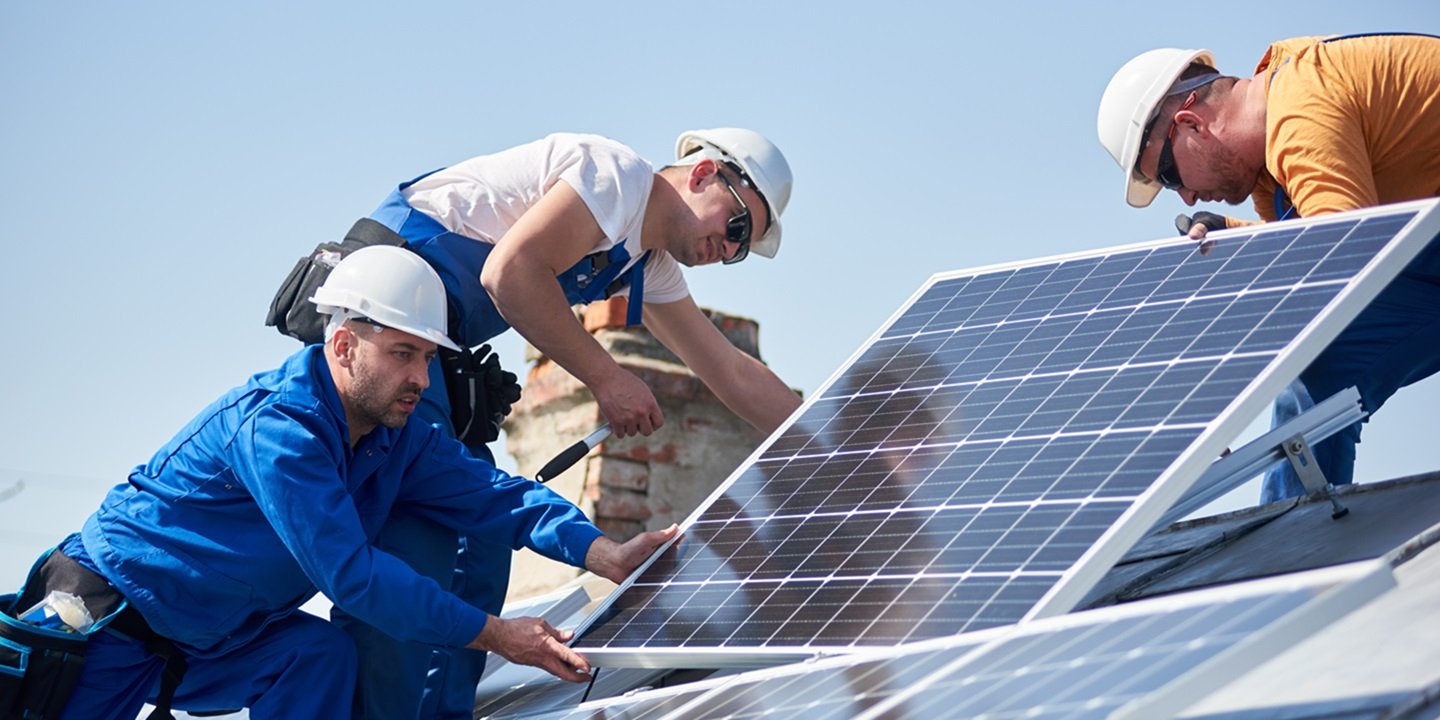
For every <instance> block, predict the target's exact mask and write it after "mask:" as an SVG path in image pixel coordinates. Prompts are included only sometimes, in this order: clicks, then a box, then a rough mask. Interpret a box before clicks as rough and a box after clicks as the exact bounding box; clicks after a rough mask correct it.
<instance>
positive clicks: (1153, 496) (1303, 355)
mask: <svg viewBox="0 0 1440 720" xmlns="http://www.w3.org/2000/svg"><path fill="white" fill-rule="evenodd" d="M1437 208H1440V200H1433V199H1432V200H1420V201H1415V202H1409V203H1396V204H1393V205H1385V206H1381V207H1378V208H1369V209H1365V210H1356V211H1352V212H1348V213H1340V214H1335V215H1324V216H1320V217H1317V218H1307V219H1302V220H1294V221H1289V222H1294V223H1296V225H1295V226H1291V227H1297V226H1300V224H1308V225H1316V224H1322V223H1330V222H1334V221H1336V220H1337V219H1340V218H1341V217H1347V218H1355V219H1361V218H1366V217H1377V216H1382V215H1393V214H1397V213H1400V212H1407V211H1414V212H1415V213H1416V214H1415V217H1413V218H1411V220H1410V222H1409V223H1407V224H1406V226H1405V228H1404V229H1402V230H1401V231H1399V232H1398V233H1396V235H1395V237H1394V238H1392V239H1391V241H1390V242H1389V243H1387V244H1386V246H1385V247H1384V248H1383V249H1382V250H1381V251H1380V252H1379V253H1378V254H1376V256H1375V257H1374V259H1373V260H1371V261H1370V263H1369V264H1368V265H1367V266H1366V267H1365V268H1364V269H1363V270H1361V271H1360V272H1359V273H1358V274H1357V275H1356V276H1355V278H1354V280H1352V281H1351V282H1350V283H1349V284H1348V285H1347V287H1346V288H1345V289H1343V290H1341V291H1340V293H1339V294H1338V295H1337V296H1336V297H1335V298H1334V299H1333V300H1331V301H1330V303H1328V304H1327V305H1326V307H1325V309H1324V310H1321V311H1320V313H1319V314H1318V315H1317V316H1316V317H1315V318H1314V319H1313V320H1312V321H1311V322H1310V323H1309V324H1308V325H1307V326H1306V327H1305V328H1304V329H1303V330H1301V331H1300V333H1299V335H1297V336H1296V338H1295V339H1294V340H1292V341H1291V342H1290V344H1289V345H1288V346H1286V347H1285V348H1284V349H1283V350H1281V351H1280V353H1279V355H1277V356H1276V357H1275V359H1274V360H1273V361H1272V362H1271V363H1270V365H1269V367H1267V368H1266V369H1265V370H1263V371H1261V373H1260V374H1259V375H1258V376H1256V378H1255V379H1254V380H1253V381H1251V383H1250V385H1249V386H1247V387H1246V388H1245V390H1243V391H1242V392H1240V394H1239V395H1237V396H1236V397H1235V399H1234V400H1233V401H1232V402H1231V403H1230V405H1229V406H1228V407H1226V408H1225V409H1224V410H1222V411H1221V413H1220V416H1219V417H1218V418H1217V419H1216V421H1215V422H1214V423H1213V424H1212V425H1211V426H1210V427H1209V428H1207V429H1206V430H1205V431H1203V432H1202V433H1201V434H1200V436H1199V437H1197V438H1196V439H1195V441H1194V442H1192V443H1191V444H1190V447H1189V448H1187V449H1186V450H1185V451H1183V452H1182V453H1181V454H1180V456H1179V457H1178V458H1176V459H1175V461H1174V462H1173V463H1172V464H1171V465H1170V467H1169V468H1167V469H1166V470H1165V471H1164V472H1162V473H1161V474H1160V476H1159V477H1158V478H1157V479H1156V480H1155V482H1154V483H1151V485H1150V487H1149V489H1147V490H1146V491H1145V492H1144V493H1141V495H1140V497H1139V498H1137V499H1136V501H1135V503H1134V504H1133V505H1131V506H1130V509H1129V510H1127V511H1125V512H1124V513H1123V514H1122V515H1121V516H1120V518H1119V519H1118V520H1116V521H1115V524H1114V525H1112V526H1111V527H1110V529H1109V530H1108V531H1106V532H1105V533H1104V534H1103V535H1101V536H1100V538H1099V539H1098V540H1097V541H1096V542H1095V544H1094V545H1092V546H1091V547H1090V550H1089V551H1087V552H1086V553H1085V554H1084V555H1082V556H1081V557H1080V559H1079V560H1078V561H1076V563H1075V564H1074V565H1073V566H1072V567H1071V568H1070V569H1069V570H1068V571H1066V572H1065V574H1064V575H1063V576H1062V577H1061V578H1060V580H1059V581H1058V582H1056V583H1055V585H1054V586H1053V587H1051V588H1050V592H1048V593H1046V594H1045V596H1044V597H1042V598H1041V599H1040V601H1039V602H1038V603H1036V605H1035V607H1034V608H1032V609H1031V611H1030V613H1029V614H1027V615H1026V616H1025V618H1024V620H1032V619H1035V618H1042V617H1050V616H1053V615H1059V614H1062V613H1066V612H1069V611H1070V610H1072V609H1074V608H1075V606H1076V605H1077V604H1079V603H1080V602H1081V601H1082V600H1084V598H1085V594H1086V593H1088V592H1089V591H1090V589H1091V588H1093V587H1094V586H1095V584H1096V583H1098V582H1099V581H1100V579H1101V577H1103V576H1104V575H1105V573H1107V572H1109V571H1110V568H1112V567H1114V566H1115V563H1117V562H1119V561H1120V559H1121V557H1122V556H1124V554H1125V553H1126V551H1128V550H1129V549H1130V548H1131V547H1132V546H1134V544H1135V543H1137V542H1139V541H1140V540H1141V539H1142V538H1143V537H1144V536H1145V534H1146V533H1148V532H1149V531H1150V530H1151V529H1152V528H1154V527H1155V524H1156V523H1157V522H1159V520H1160V518H1161V517H1162V516H1164V514H1165V512H1166V511H1167V510H1169V509H1170V508H1171V507H1172V506H1173V505H1175V503H1176V502H1178V501H1180V500H1181V499H1182V498H1183V497H1184V496H1185V494H1186V493H1187V492H1189V490H1190V488H1191V487H1192V486H1193V485H1194V484H1195V482H1196V481H1197V480H1198V479H1199V478H1200V477H1201V476H1202V475H1204V473H1205V470H1206V469H1207V468H1209V467H1210V465H1211V464H1212V463H1213V461H1214V459H1215V458H1217V457H1219V456H1220V454H1221V453H1222V452H1224V451H1225V449H1226V447H1227V446H1228V444H1229V443H1230V442H1231V441H1232V440H1234V439H1235V438H1236V437H1237V436H1239V435H1240V433H1241V432H1243V431H1244V430H1245V426H1246V425H1248V424H1249V422H1250V420H1251V418H1254V417H1256V416H1257V415H1258V414H1259V413H1260V412H1262V411H1263V410H1264V409H1265V408H1266V407H1268V406H1269V405H1270V404H1271V403H1272V402H1273V401H1274V398H1275V397H1276V396H1277V395H1279V394H1280V392H1281V391H1282V390H1284V389H1285V386H1287V385H1289V384H1290V382H1291V381H1293V380H1294V379H1295V378H1297V377H1299V375H1300V373H1301V371H1303V370H1304V369H1305V368H1306V367H1307V366H1308V365H1309V364H1310V363H1311V362H1313V361H1314V360H1315V358H1316V357H1317V356H1319V355H1320V353H1321V352H1322V351H1324V350H1325V348H1326V347H1328V346H1329V345H1330V343H1331V342H1333V341H1334V340H1335V338H1336V337H1337V336H1339V335H1340V332H1341V331H1342V330H1344V329H1345V327H1346V326H1347V325H1349V324H1350V322H1351V321H1353V320H1354V319H1355V318H1356V317H1357V316H1359V315H1360V313H1361V311H1363V310H1364V309H1365V307H1366V306H1368V305H1369V304H1370V302H1371V301H1372V300H1374V299H1375V297H1376V296H1377V295H1379V294H1380V292H1381V291H1382V290H1384V289H1385V287H1386V285H1388V284H1389V283H1390V281H1391V280H1392V279H1394V278H1395V276H1397V275H1399V274H1400V271H1401V270H1404V269H1405V266H1406V265H1408V264H1409V263H1410V261H1411V260H1413V259H1415V257H1416V256H1417V255H1419V254H1420V252H1421V251H1422V250H1424V249H1425V247H1426V245H1428V244H1429V243H1430V241H1431V240H1434V239H1436V238H1437V237H1440V209H1437ZM1236 234H1238V232H1237V231H1230V232H1221V233H1215V234H1214V235H1213V236H1212V237H1213V238H1214V240H1215V241H1216V242H1224V240H1225V238H1226V237H1231V236H1233V235H1236Z"/></svg>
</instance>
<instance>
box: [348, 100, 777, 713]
mask: <svg viewBox="0 0 1440 720" xmlns="http://www.w3.org/2000/svg"><path fill="white" fill-rule="evenodd" d="M676 158H677V159H676V162H675V164H673V165H670V166H667V167H664V168H661V169H659V170H656V169H654V167H653V166H651V165H650V163H648V162H647V161H645V160H644V159H643V158H641V157H640V156H639V155H637V154H636V153H635V151H633V150H631V149H630V148H628V147H626V146H625V145H622V144H620V143H618V142H615V141H613V140H610V139H608V138H604V137H600V136H596V135H578V134H555V135H550V136H548V137H546V138H543V139H541V140H538V141H536V142H532V143H528V144H525V145H521V146H518V147H514V148H510V149H508V150H503V151H500V152H497V153H494V154H491V155H484V156H481V157H476V158H472V159H470V160H466V161H464V162H461V163H459V164H456V165H454V166H451V167H448V168H445V169H443V170H439V171H436V172H433V173H430V174H428V175H425V176H422V177H420V178H419V179H416V180H414V181H411V182H408V183H405V184H403V185H401V186H400V187H399V188H398V189H397V190H396V191H395V192H394V193H392V194H391V195H390V197H389V198H387V199H386V200H385V202H384V203H383V204H382V205H381V206H380V208H379V209H377V210H376V211H375V212H374V213H372V215H371V218H372V219H373V220H375V221H378V222H379V223H381V224H383V225H385V226H386V227H388V228H389V229H390V230H392V231H394V232H395V233H397V234H399V235H400V236H401V237H403V238H404V239H405V242H406V246H407V247H408V248H409V249H411V250H413V251H415V252H416V253H417V254H419V255H420V256H421V257H424V258H425V259H426V260H427V261H428V262H429V263H430V264H431V266H432V267H434V268H435V269H436V271H437V272H438V273H439V274H440V276H441V278H442V279H443V280H444V282H445V286H446V291H447V293H448V296H449V301H450V306H451V313H452V317H454V318H455V321H452V325H453V326H452V328H451V337H453V338H454V339H455V340H456V341H458V342H459V343H460V344H461V345H464V346H467V347H474V346H476V345H479V344H481V343H483V342H485V341H487V340H489V339H490V338H492V337H494V336H496V335H498V334H500V333H501V332H504V331H505V330H506V329H508V328H510V327H514V328H515V329H516V330H518V331H519V332H520V334H521V335H523V336H524V337H525V339H526V340H528V341H529V342H530V343H531V344H532V345H534V346H535V347H536V348H538V349H539V350H540V351H541V352H543V353H544V354H545V355H546V357H548V358H550V359H551V360H553V361H555V362H556V363H559V364H560V366H561V367H563V368H565V369H566V370H567V371H569V372H570V373H571V374H572V375H574V376H575V377H576V378H578V379H579V380H580V381H581V382H583V383H585V385H586V387H588V388H589V389H590V390H591V392H593V393H594V395H595V399H596V401H597V402H598V403H599V405H600V411H601V413H602V414H603V415H604V416H605V419H606V420H607V421H608V422H609V423H610V427H611V428H612V430H613V431H614V433H615V434H616V435H617V436H619V437H626V436H629V435H634V434H641V435H649V434H650V433H651V432H653V431H654V430H655V429H657V428H659V427H660V426H661V425H662V424H663V423H664V415H663V413H662V412H661V410H660V406H659V404H658V403H657V402H656V400H655V396H654V394H653V393H651V391H650V389H649V388H648V387H647V386H646V385H645V383H644V382H642V381H641V380H640V379H639V378H637V377H636V376H635V375H633V374H631V373H630V372H628V371H627V370H625V369H623V368H621V367H620V366H619V365H618V364H616V362H615V360H614V359H612V358H611V357H610V355H609V354H608V353H607V352H606V351H605V350H604V349H603V348H602V347H601V346H600V345H599V344H598V343H597V342H596V341H595V340H594V338H593V337H591V335H590V334H589V333H588V332H586V331H585V329H584V328H583V327H582V326H581V324H580V322H579V321H578V320H577V319H576V317H575V315H574V313H572V312H571V310H570V307H571V306H572V305H576V304H584V303H589V302H592V301H595V300H600V299H604V298H606V297H610V296H611V295H615V294H628V296H629V299H630V304H629V306H630V316H629V320H630V324H640V321H641V320H642V309H643V321H644V325H645V327H646V328H647V329H648V330H649V331H650V332H651V333H653V334H654V335H655V337H656V338H657V339H659V340H660V341H661V342H662V343H664V344H665V346H666V347H667V348H669V349H670V350H671V351H672V352H674V353H675V354H676V355H677V356H678V357H679V358H680V359H681V360H682V361H684V362H685V364H686V365H687V366H688V367H689V368H690V369H691V370H692V371H694V372H695V374H696V375H697V376H699V377H700V379H701V380H702V381H704V383H705V384H706V386H707V387H709V388H710V389H711V391H713V392H714V393H715V395H716V396H718V397H719V398H720V399H721V401H723V402H724V403H725V404H726V406H727V407H729V408H730V409H731V410H733V411H734V412H735V413H736V414H738V415H740V416H741V417H743V418H744V419H745V420H746V421H748V422H749V423H750V424H751V425H754V426H755V427H756V428H758V429H759V430H761V431H762V432H766V433H769V432H772V431H774V430H775V429H776V428H777V427H779V425H780V424H781V423H782V422H783V421H784V420H785V419H786V418H787V417H789V415H790V414H791V413H792V412H793V411H794V410H795V409H796V408H797V407H799V405H800V399H799V398H798V397H797V396H796V394H795V393H794V392H793V391H791V390H790V389H789V387H788V386H787V385H786V384H785V383H784V382H782V381H781V380H780V379H779V378H778V377H776V375H775V374H774V373H773V372H771V371H770V369H769V368H767V367H766V366H765V365H764V364H762V363H760V362H759V361H758V360H756V359H755V358H753V357H751V356H749V355H747V354H745V353H744V352H742V351H740V350H738V349H737V348H735V347H734V346H733V345H731V344H730V342H729V341H728V340H726V339H725V337H724V336H723V335H722V334H721V333H720V331H719V330H718V329H716V327H715V326H714V325H713V324H712V323H711V322H710V321H709V319H708V318H706V316H705V315H704V314H703V313H702V312H701V311H700V309H699V308H698V307H697V306H696V304H695V301H694V300H692V299H691V297H690V293H689V291H688V289H687V288H686V285H685V278H684V275H683V274H682V273H681V271H680V266H681V265H686V266H691V267H694V266H698V265H707V264H711V263H715V262H724V263H726V264H731V263H735V262H739V261H740V260H743V259H744V258H745V257H747V256H748V255H749V254H750V253H751V252H754V253H755V254H758V255H762V256H765V257H774V256H775V252H776V250H777V249H778V248H779V245H780V220H779V215H780V214H781V213H783V212H784V210H785V206H786V205H787V204H788V203H789V200H790V190H791V186H792V177H791V173H790V167H789V165H788V163H786V161H785V157H784V156H783V155H782V154H781V153H780V150H779V149H778V148H776V147H775V145H774V144H773V143H771V142H770V141H769V140H767V139H766V138H764V137H763V136H761V135H760V134H758V133H756V132H753V131H750V130H744V129H739V128H717V129H713V130H697V131H692V132H687V133H684V134H682V135H681V136H680V138H679V140H678V141H677V143H676ZM445 383H446V372H445V371H444V370H442V368H441V365H440V363H432V366H431V385H430V388H429V389H428V390H427V391H426V393H425V397H424V398H423V400H422V403H421V407H420V408H418V409H417V410H416V412H415V416H416V417H418V418H419V419H421V420H423V421H426V422H431V423H436V424H440V425H442V426H443V427H447V428H449V429H450V431H451V433H452V434H454V433H456V429H455V425H454V424H453V423H452V421H451V417H452V410H453V409H454V408H452V407H451V398H450V395H449V394H448V393H447V392H446V389H445ZM459 434H460V435H461V437H462V439H467V438H466V436H465V433H464V432H463V431H462V432H461V433H459ZM469 439H470V440H471V442H469V443H467V444H468V445H469V446H470V447H471V449H472V451H473V452H475V453H476V454H477V455H479V456H481V457H485V458H487V459H488V458H491V457H492V456H491V455H490V453H489V451H488V450H487V449H486V448H485V446H484V441H483V440H480V441H475V438H474V437H471V438H469ZM377 545H378V546H379V547H381V548H383V549H385V550H387V551H389V552H391V553H392V554H394V555H396V556H399V557H401V558H402V559H404V560H405V561H406V562H408V563H410V564H411V565H412V566H415V567H416V569H418V570H420V571H421V572H422V573H425V574H428V575H430V576H431V577H435V578H447V579H446V580H442V581H441V584H442V585H445V584H446V582H447V581H448V576H449V574H450V573H451V571H452V568H454V575H455V577H454V580H453V584H452V585H451V587H450V589H451V590H452V591H453V592H455V593H456V594H458V595H460V596H461V597H463V598H465V599H467V600H469V601H470V602H472V603H473V604H475V605H477V606H478V607H481V608H482V609H484V610H486V611H488V612H491V613H494V614H498V613H499V612H500V608H501V606H502V605H503V603H504V598H505V587H506V585H507V584H508V581H509V563H510V550H509V548H500V547H497V546H494V545H490V546H488V547H481V546H479V543H478V542H477V541H476V540H474V539H469V538H461V540H460V545H461V548H462V552H461V553H460V556H459V560H458V567H455V566H454V565H453V564H452V562H451V561H452V560H453V559H454V558H455V557H456V556H455V554H454V553H453V552H448V551H447V550H446V549H447V548H448V549H451V550H453V548H454V547H455V545H456V539H455V537H454V536H453V535H451V534H448V531H445V530H443V529H442V528H440V527H439V526H437V525H435V524H433V523H430V522H428V521H425V520H423V519H420V518H413V517H403V516H396V517H393V518H392V519H391V520H390V521H389V524H387V526H386V528H385V529H384V530H383V531H382V533H381V537H380V539H379V541H378V543H377ZM336 621H337V622H339V623H341V624H342V625H344V626H345V627H346V628H347V629H348V630H349V631H350V632H351V634H352V636H354V637H355V638H356V643H357V645H358V646H359V648H360V652H361V665H362V668H361V676H360V680H359V688H360V690H359V697H358V698H357V705H356V707H357V708H358V709H359V710H358V712H360V713H361V714H362V716H364V717H374V718H393V717H415V716H416V713H417V708H418V715H419V717H424V718H430V717H463V718H469V717H470V714H471V708H472V706H473V704H474V688H475V684H476V682H478V679H479V674H480V672H481V671H482V670H483V668H484V656H483V655H482V654H480V653H478V652H476V651H460V652H458V653H455V654H453V655H451V654H449V653H442V652H440V651H436V652H435V655H434V657H433V658H432V657H431V648H428V647H424V646H416V645H408V644H404V643H398V642H395V641H393V640H391V639H389V638H388V637H387V636H385V635H384V634H383V632H381V631H383V628H380V629H375V628H369V627H367V626H364V625H363V624H362V623H359V622H358V621H355V620H353V619H350V618H346V617H336ZM427 667H428V669H429V679H428V680H427V679H426V670H427ZM422 687H423V695H424V697H423V701H422V699H421V695H422Z"/></svg>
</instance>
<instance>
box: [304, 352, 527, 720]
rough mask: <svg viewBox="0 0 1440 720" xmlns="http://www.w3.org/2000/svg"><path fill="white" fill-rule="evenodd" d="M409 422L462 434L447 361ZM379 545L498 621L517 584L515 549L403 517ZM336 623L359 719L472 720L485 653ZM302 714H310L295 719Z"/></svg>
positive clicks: (484, 454) (389, 524)
mask: <svg viewBox="0 0 1440 720" xmlns="http://www.w3.org/2000/svg"><path fill="white" fill-rule="evenodd" d="M410 422H428V423H431V424H435V425H439V426H440V427H442V428H444V429H446V431H448V432H449V433H450V434H451V436H452V437H453V436H454V434H455V430H454V427H453V425H452V424H451V422H450V400H449V396H448V395H447V394H446V392H445V382H444V375H443V373H442V372H441V369H440V363H439V362H438V361H437V362H432V363H431V364H430V387H429V388H428V389H426V391H425V393H424V395H422V396H421V398H420V404H419V406H418V407H417V408H416V409H415V413H414V416H413V417H411V419H410ZM470 452H471V453H473V454H474V455H475V456H476V457H480V458H484V459H485V460H489V461H491V462H494V456H493V455H492V454H491V453H490V449H489V448H487V447H485V446H483V445H479V446H471V447H470ZM375 544H376V547H378V548H380V549H381V550H384V551H385V552H387V553H390V554H391V555H394V556H395V557H397V558H400V559H401V560H404V561H405V562H406V563H407V564H408V565H410V567H412V568H414V569H415V571H416V572H418V573H420V574H421V575H424V576H425V577H429V578H432V579H434V580H435V581H436V582H438V583H440V585H441V587H448V588H450V591H451V592H453V593H455V594H456V595H458V596H460V597H461V598H462V599H464V600H466V601H467V602H469V603H470V604H471V605H474V606H476V607H478V608H480V609H482V610H484V611H485V612H488V613H490V614H491V615H495V616H498V615H499V614H500V610H501V608H502V607H503V606H504V604H505V590H506V588H507V587H508V586H509V584H510V559H511V556H512V555H513V554H514V550H512V549H511V548H509V547H508V546H503V545H496V544H492V543H489V542H487V541H485V540H483V539H481V538H476V537H464V536H461V535H459V534H458V533H456V532H455V531H454V530H451V529H450V528H446V527H443V526H441V525H437V524H435V523H432V522H430V521H428V520H422V519H420V518H417V517H415V516H413V515H408V514H405V513H403V512H397V513H395V514H394V515H392V516H391V517H390V519H389V520H387V521H386V523H385V526H384V527H383V528H381V530H380V536H379V538H378V539H377V541H376V543H375ZM331 620H332V621H333V622H335V623H336V624H337V625H339V626H340V627H341V628H343V629H344V630H345V632H347V633H349V635H350V637H351V638H353V639H354V641H355V647H356V649H357V650H358V651H359V655H360V660H359V674H358V682H357V685H356V693H355V717H356V718H364V719H365V720H396V719H403V720H408V719H409V718H423V719H425V720H430V718H459V719H463V720H469V719H470V718H471V717H472V716H473V711H474V707H475V686H476V685H477V684H478V683H479V682H480V676H481V675H482V674H483V673H484V672H485V653H483V652H480V651H478V650H464V649H452V648H438V647H434V646H431V645H422V644H420V643H413V642H401V641H399V640H396V639H394V638H392V637H390V636H389V635H386V634H385V632H384V628H375V627H372V626H370V625H367V624H365V623H363V622H360V621H358V620H355V619H354V618H351V617H350V616H348V615H346V614H345V613H343V612H341V611H339V610H338V609H337V610H334V611H332V613H331ZM296 717H303V716H298V715H297V716H296Z"/></svg>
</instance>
